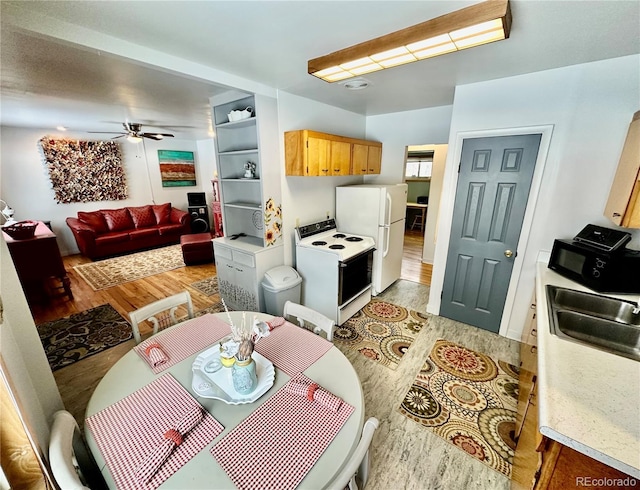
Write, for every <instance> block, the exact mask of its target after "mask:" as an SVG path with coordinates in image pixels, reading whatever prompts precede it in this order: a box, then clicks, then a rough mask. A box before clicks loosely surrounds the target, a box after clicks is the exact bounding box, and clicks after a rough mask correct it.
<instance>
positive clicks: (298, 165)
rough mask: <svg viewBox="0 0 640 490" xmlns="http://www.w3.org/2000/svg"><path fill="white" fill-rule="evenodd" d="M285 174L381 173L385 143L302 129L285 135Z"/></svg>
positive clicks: (309, 175) (311, 175)
mask: <svg viewBox="0 0 640 490" xmlns="http://www.w3.org/2000/svg"><path fill="white" fill-rule="evenodd" d="M284 146H285V168H286V175H300V176H308V177H313V176H325V175H327V176H328V175H331V176H335V175H361V174H375V173H380V158H381V155H382V143H378V142H375V141H366V140H359V139H354V138H347V137H345V136H337V135H333V134H328V133H320V132H317V131H311V130H307V129H302V130H299V131H287V132H286V133H285V134H284Z"/></svg>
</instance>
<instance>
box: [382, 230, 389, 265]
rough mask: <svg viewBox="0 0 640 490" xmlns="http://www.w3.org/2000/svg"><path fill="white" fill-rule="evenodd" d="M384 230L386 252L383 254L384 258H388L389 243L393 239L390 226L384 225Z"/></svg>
mask: <svg viewBox="0 0 640 490" xmlns="http://www.w3.org/2000/svg"><path fill="white" fill-rule="evenodd" d="M382 228H383V229H384V234H385V236H386V237H385V239H384V251H383V252H382V257H386V256H387V255H389V241H390V238H391V227H390V226H389V225H384V226H383V227H382Z"/></svg>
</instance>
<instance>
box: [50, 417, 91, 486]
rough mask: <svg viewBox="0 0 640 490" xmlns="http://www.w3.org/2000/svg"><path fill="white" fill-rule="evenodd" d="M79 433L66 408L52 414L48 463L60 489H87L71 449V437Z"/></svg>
mask: <svg viewBox="0 0 640 490" xmlns="http://www.w3.org/2000/svg"><path fill="white" fill-rule="evenodd" d="M79 434H80V429H79V428H78V423H77V422H76V419H74V418H73V415H71V414H70V413H69V412H67V411H66V410H59V411H57V412H56V413H55V414H54V415H53V424H52V425H51V438H50V439H49V464H50V465H51V471H52V472H53V477H54V478H55V480H56V483H58V485H59V486H60V488H61V489H62V490H89V487H87V486H85V484H84V482H83V479H81V474H82V473H81V471H80V467H79V465H78V461H77V460H76V456H75V453H74V451H73V439H74V437H77V436H78V435H79Z"/></svg>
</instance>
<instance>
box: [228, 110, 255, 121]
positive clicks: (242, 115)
mask: <svg viewBox="0 0 640 490" xmlns="http://www.w3.org/2000/svg"><path fill="white" fill-rule="evenodd" d="M252 114H253V107H251V106H249V107H247V108H246V109H244V110H242V111H231V112H229V113H228V114H227V117H228V118H229V122H236V121H242V120H243V119H249V118H250V117H251V115H252Z"/></svg>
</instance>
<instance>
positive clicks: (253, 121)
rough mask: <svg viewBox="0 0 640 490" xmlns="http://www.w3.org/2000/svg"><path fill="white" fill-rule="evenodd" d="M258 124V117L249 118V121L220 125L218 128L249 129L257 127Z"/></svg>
mask: <svg viewBox="0 0 640 490" xmlns="http://www.w3.org/2000/svg"><path fill="white" fill-rule="evenodd" d="M255 124H256V116H251V117H248V118H247V119H242V120H240V121H230V122H226V123H221V124H218V125H217V127H218V128H234V129H239V128H248V127H250V126H255Z"/></svg>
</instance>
